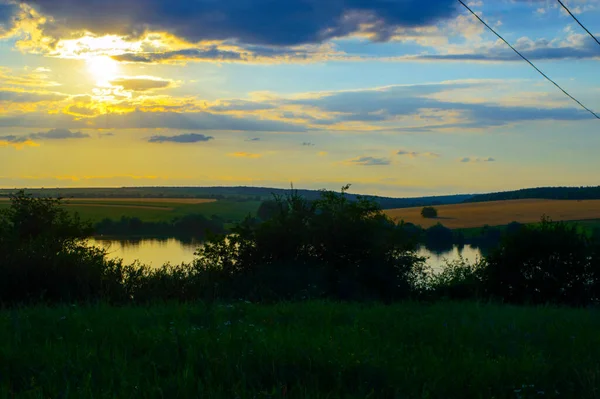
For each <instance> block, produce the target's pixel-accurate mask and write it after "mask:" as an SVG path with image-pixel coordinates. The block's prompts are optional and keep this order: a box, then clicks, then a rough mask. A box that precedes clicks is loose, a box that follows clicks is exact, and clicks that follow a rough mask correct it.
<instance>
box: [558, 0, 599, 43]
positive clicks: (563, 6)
mask: <svg viewBox="0 0 600 399" xmlns="http://www.w3.org/2000/svg"><path fill="white" fill-rule="evenodd" d="M557 1H558V3H559V4H560V5H561V6H562V8H564V9H565V11H566V12H568V13H569V15H570V16H572V17H573V19H574V20H575V21H577V23H578V24H579V26H581V27H582V28H583V30H585V31H586V32H587V33H588V34H589V35H590V36H591V37H592V39H594V40H595V41H596V43H598V45H600V41H598V39H596V36H594V34H593V33H592V32H590V31H589V30H588V28H586V27H585V26H583V24H582V23H581V22H580V21H579V20H578V19H577V17H576V16H575V15H573V13H572V12H571V10H569V9H568V8H567V6H566V5H565V3H563V2H562V1H560V0H557Z"/></svg>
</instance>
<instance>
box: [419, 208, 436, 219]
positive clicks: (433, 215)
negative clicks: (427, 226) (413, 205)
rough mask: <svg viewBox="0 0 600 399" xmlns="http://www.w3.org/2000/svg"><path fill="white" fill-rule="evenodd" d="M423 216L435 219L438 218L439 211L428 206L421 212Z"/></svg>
mask: <svg viewBox="0 0 600 399" xmlns="http://www.w3.org/2000/svg"><path fill="white" fill-rule="evenodd" d="M421 216H423V217H424V218H427V219H435V218H437V217H438V211H437V209H435V208H434V207H432V206H426V207H424V208H423V209H422V210H421Z"/></svg>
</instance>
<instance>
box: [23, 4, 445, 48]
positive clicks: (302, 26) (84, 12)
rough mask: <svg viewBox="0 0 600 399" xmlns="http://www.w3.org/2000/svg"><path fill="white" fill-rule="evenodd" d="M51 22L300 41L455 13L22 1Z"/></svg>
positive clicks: (381, 33) (406, 7) (389, 28)
mask: <svg viewBox="0 0 600 399" xmlns="http://www.w3.org/2000/svg"><path fill="white" fill-rule="evenodd" d="M22 1H23V2H25V3H27V4H29V5H32V6H34V7H35V8H36V9H37V10H39V11H40V12H42V13H43V14H45V15H48V16H52V17H54V19H53V21H54V22H48V23H47V24H46V26H45V30H46V33H47V34H53V35H55V36H57V35H58V36H65V35H66V33H67V32H70V31H89V32H92V33H94V34H109V33H112V34H119V35H125V36H131V37H135V36H139V35H141V34H143V33H145V32H147V31H160V32H169V33H171V34H173V35H176V36H178V37H180V38H183V39H186V40H188V41H190V42H199V41H202V40H234V41H237V42H240V43H253V44H269V45H297V44H306V43H319V42H323V41H326V40H328V39H331V38H335V37H343V36H348V35H349V34H352V33H354V32H357V31H360V30H362V29H364V26H366V25H368V26H371V28H370V32H372V33H373V34H375V36H376V38H377V39H378V40H386V39H388V38H389V36H390V34H391V33H392V32H393V31H394V30H395V28H398V27H420V26H427V25H431V24H434V23H435V22H437V21H438V20H441V19H446V18H450V17H452V16H454V15H455V14H456V12H457V6H456V2H455V1H454V0H429V1H428V2H427V6H424V5H423V2H422V1H419V0H403V1H400V0H397V1H390V0H330V1H323V0H285V1H284V0H277V1H274V0H221V1H217V0H204V1H190V0H170V1H167V0H127V1H124V0H87V1H81V0H22Z"/></svg>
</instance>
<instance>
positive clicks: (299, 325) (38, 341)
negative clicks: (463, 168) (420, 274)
mask: <svg viewBox="0 0 600 399" xmlns="http://www.w3.org/2000/svg"><path fill="white" fill-rule="evenodd" d="M599 326H600V314H599V313H598V311H597V310H585V309H562V308H550V307H513V306H507V305H490V304H479V303H469V302H461V303H451V302H450V303H436V304H418V303H410V302H407V303H399V304H394V305H391V306H385V305H377V304H370V305H360V304H341V303H328V302H303V303H295V304H294V303H291V304H277V305H273V306H266V305H255V304H247V303H234V304H230V305H226V306H223V305H204V304H201V303H196V304H188V305H185V304H179V305H178V304H171V305H159V304H156V305H151V306H140V307H135V306H125V307H111V306H107V305H102V304H99V305H90V306H81V307H80V306H75V305H73V306H62V307H53V308H47V307H42V306H40V307H22V308H19V309H18V310H17V309H13V310H11V309H6V310H0V353H2V362H0V397H2V398H80V397H89V398H91V397H94V398H96V397H97V398H109V397H113V396H114V393H115V392H118V393H119V397H123V398H133V397H140V398H141V397H144V398H154V397H157V398H160V397H173V398H186V397H187V398H192V397H207V398H228V399H229V398H240V399H242V398H315V399H317V398H340V397H345V398H449V399H451V398H456V399H458V398H460V399H469V398H497V399H500V398H506V399H509V398H510V399H515V398H581V399H586V398H597V397H598V391H597V389H598V382H599V381H600V370H599V369H598V358H599V357H600V335H598V334H597V331H598V327H599Z"/></svg>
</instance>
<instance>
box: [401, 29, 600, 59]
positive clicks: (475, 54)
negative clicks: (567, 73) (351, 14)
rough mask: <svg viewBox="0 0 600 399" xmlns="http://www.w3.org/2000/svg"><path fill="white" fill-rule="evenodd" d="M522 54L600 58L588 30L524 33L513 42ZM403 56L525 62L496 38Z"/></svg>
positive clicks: (547, 56) (538, 56)
mask: <svg viewBox="0 0 600 399" xmlns="http://www.w3.org/2000/svg"><path fill="white" fill-rule="evenodd" d="M513 46H514V47H515V48H516V49H517V50H519V52H520V53H521V54H523V55H524V56H525V57H527V58H528V59H530V60H532V61H554V60H566V59H576V60H583V59H600V53H599V52H598V47H597V46H598V43H596V42H595V41H594V39H592V38H591V37H589V36H588V35H585V34H572V35H570V36H569V37H567V38H566V39H555V40H547V39H538V40H531V39H530V38H527V37H521V38H519V39H518V40H516V41H515V43H513ZM401 58H402V59H404V60H411V59H412V60H428V61H434V60H441V61H482V62H514V61H517V62H522V61H523V59H522V58H521V57H519V56H518V55H517V54H516V53H515V52H514V51H512V50H511V49H510V48H509V47H508V46H506V44H504V43H502V42H500V41H496V42H489V43H485V44H482V45H479V46H475V47H473V46H471V47H469V48H465V49H455V50H453V51H452V52H449V53H446V54H424V55H417V56H404V57H401Z"/></svg>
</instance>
